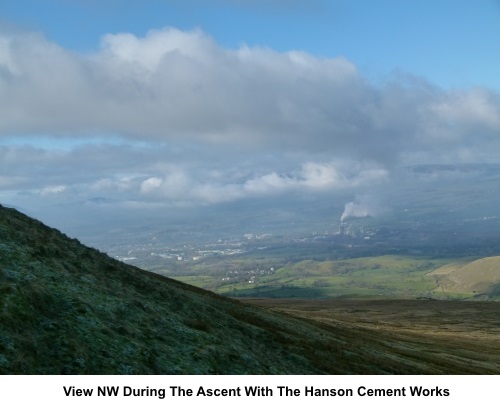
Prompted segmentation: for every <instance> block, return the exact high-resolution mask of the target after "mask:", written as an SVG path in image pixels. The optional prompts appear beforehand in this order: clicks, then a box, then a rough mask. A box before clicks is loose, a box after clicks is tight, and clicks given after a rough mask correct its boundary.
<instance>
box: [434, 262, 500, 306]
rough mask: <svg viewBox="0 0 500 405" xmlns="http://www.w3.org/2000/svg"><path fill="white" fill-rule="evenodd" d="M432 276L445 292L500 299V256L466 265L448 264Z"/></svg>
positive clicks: (435, 271)
mask: <svg viewBox="0 0 500 405" xmlns="http://www.w3.org/2000/svg"><path fill="white" fill-rule="evenodd" d="M430 275H432V276H434V277H435V278H436V280H437V283H438V285H439V288H440V289H441V290H443V291H450V292H461V293H470V294H475V295H478V296H488V297H490V298H491V297H500V256H493V257H485V258H483V259H478V260H474V261H472V262H469V263H465V264H448V265H446V266H443V267H440V268H438V269H436V270H434V271H433V272H432V273H430Z"/></svg>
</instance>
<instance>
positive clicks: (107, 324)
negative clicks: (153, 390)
mask: <svg viewBox="0 0 500 405" xmlns="http://www.w3.org/2000/svg"><path fill="white" fill-rule="evenodd" d="M415 303H416V304H417V305H418V303H419V302H418V301H415ZM395 305H397V304H395ZM387 339H388V336H387V334H386V333H385V332H383V331H382V330H380V331H379V330H378V328H366V327H365V326H360V327H358V326H356V325H352V324H346V323H343V322H341V321H340V322H339V321H335V320H332V322H323V321H322V320H321V319H319V320H315V319H313V318H311V317H309V318H307V317H306V319H299V318H297V317H295V316H291V315H289V314H282V313H278V312H276V311H272V310H269V309H262V308H258V307H256V306H254V305H249V304H243V303H240V302H238V301H234V300H232V299H229V298H225V297H221V296H219V295H216V294H214V293H211V292H208V291H206V290H202V289H199V288H197V287H193V286H189V285H186V284H183V283H180V282H178V281H175V280H172V279H168V278H166V277H163V276H160V275H157V274H153V273H149V272H146V271H143V270H140V269H138V268H135V267H132V266H129V265H126V264H124V263H122V262H119V261H116V260H114V259H111V258H110V257H108V256H106V255H104V254H102V253H100V252H99V251H97V250H95V249H91V248H88V247H85V246H83V245H82V244H81V243H80V242H78V241H77V240H76V239H70V238H68V237H66V236H65V235H63V234H62V233H60V232H59V231H57V230H55V229H52V228H49V227H47V226H45V225H43V224H42V223H41V222H39V221H36V220H33V219H31V218H28V217H27V216H25V215H23V214H21V213H19V212H18V211H16V210H13V209H7V208H4V207H2V206H0V373H1V374H444V373H446V374H470V373H475V374H476V373H492V372H493V373H495V372H497V371H498V367H497V366H496V365H495V364H490V363H491V362H490V359H491V355H492V351H491V347H489V346H486V345H482V346H481V348H480V349H481V350H483V349H484V350H486V351H487V353H486V354H485V353H482V352H477V353H476V352H475V351H472V352H471V351H470V350H469V351H467V352H464V353H462V354H460V355H458V354H457V355H455V356H446V357H443V356H441V355H440V353H441V351H440V350H441V348H440V345H441V344H444V343H445V344H447V345H449V340H448V339H447V340H446V341H445V342H444V343H442V342H440V341H432V342H429V341H425V342H421V343H419V342H418V341H412V342H411V343H410V344H408V343H404V342H403V341H401V342H400V343H398V339H399V338H398V337H395V336H394V335H393V336H392V337H391V340H390V341H388V340H387ZM396 348H397V350H396ZM443 350H444V346H443ZM446 350H449V348H447V349H446ZM423 352H426V353H427V355H426V356H422V355H421V353H423ZM485 356H486V357H485ZM471 359H472V361H473V362H474V367H473V368H471ZM478 359H479V360H478ZM485 359H486V360H485Z"/></svg>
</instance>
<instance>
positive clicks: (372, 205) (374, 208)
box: [340, 196, 388, 222]
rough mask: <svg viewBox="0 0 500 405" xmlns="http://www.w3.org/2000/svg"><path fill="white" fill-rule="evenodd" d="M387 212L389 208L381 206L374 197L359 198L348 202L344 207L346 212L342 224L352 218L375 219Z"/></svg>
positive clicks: (342, 217)
mask: <svg viewBox="0 0 500 405" xmlns="http://www.w3.org/2000/svg"><path fill="white" fill-rule="evenodd" d="M386 211H388V208H387V207H384V206H383V205H381V203H380V202H378V201H377V200H376V199H374V198H373V197H368V196H362V197H357V198H356V200H355V201H351V202H348V203H347V204H346V205H345V206H344V212H343V213H342V216H341V217H340V222H344V221H345V220H346V219H347V218H351V217H356V218H363V217H375V216H377V215H381V214H383V213H384V212H386Z"/></svg>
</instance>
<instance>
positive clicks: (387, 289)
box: [174, 255, 496, 299]
mask: <svg viewBox="0 0 500 405" xmlns="http://www.w3.org/2000/svg"><path fill="white" fill-rule="evenodd" d="M474 259H475V258H468V259H463V258H462V259H460V260H455V261H450V259H434V258H423V257H413V256H399V255H387V256H378V257H362V258H353V259H345V260H335V261H332V260H327V261H315V260H302V261H299V262H296V263H287V264H283V265H281V266H277V267H276V268H273V267H271V264H269V263H274V264H276V260H275V261H273V260H268V262H269V263H266V261H265V260H263V259H262V258H260V259H259V260H257V261H255V262H254V261H252V260H251V259H247V260H244V259H241V258H239V259H231V260H221V261H220V263H219V267H217V266H216V263H215V262H213V263H211V264H210V265H205V266H203V265H198V269H197V270H198V271H200V274H199V275H190V276H176V277H174V278H176V279H177V280H180V281H183V282H186V283H189V284H192V285H195V286H197V287H203V288H207V289H210V290H213V291H215V292H217V293H219V294H223V295H228V296H233V297H268V298H427V299H430V298H434V299H470V298H474V297H476V298H477V295H478V294H477V293H478V291H474V292H472V291H468V290H464V291H460V289H457V288H454V289H449V288H448V289H447V288H444V287H443V282H442V275H441V273H440V271H439V269H441V268H444V269H446V268H450V266H462V265H463V264H464V263H469V262H473V261H474ZM214 268H218V270H219V271H215V270H213V269H214ZM202 269H205V270H207V269H212V270H211V271H210V272H207V271H205V272H202ZM262 269H266V270H265V271H264V270H262ZM269 269H273V271H271V270H269ZM478 274H479V273H478ZM483 298H484V297H483ZM495 298H496V297H493V296H492V297H490V299H495Z"/></svg>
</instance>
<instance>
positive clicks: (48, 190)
mask: <svg viewBox="0 0 500 405" xmlns="http://www.w3.org/2000/svg"><path fill="white" fill-rule="evenodd" d="M66 190H67V187H66V186H64V185H58V186H47V187H44V188H42V189H41V190H40V195H41V196H47V195H50V194H60V193H63V192H64V191H66Z"/></svg>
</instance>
